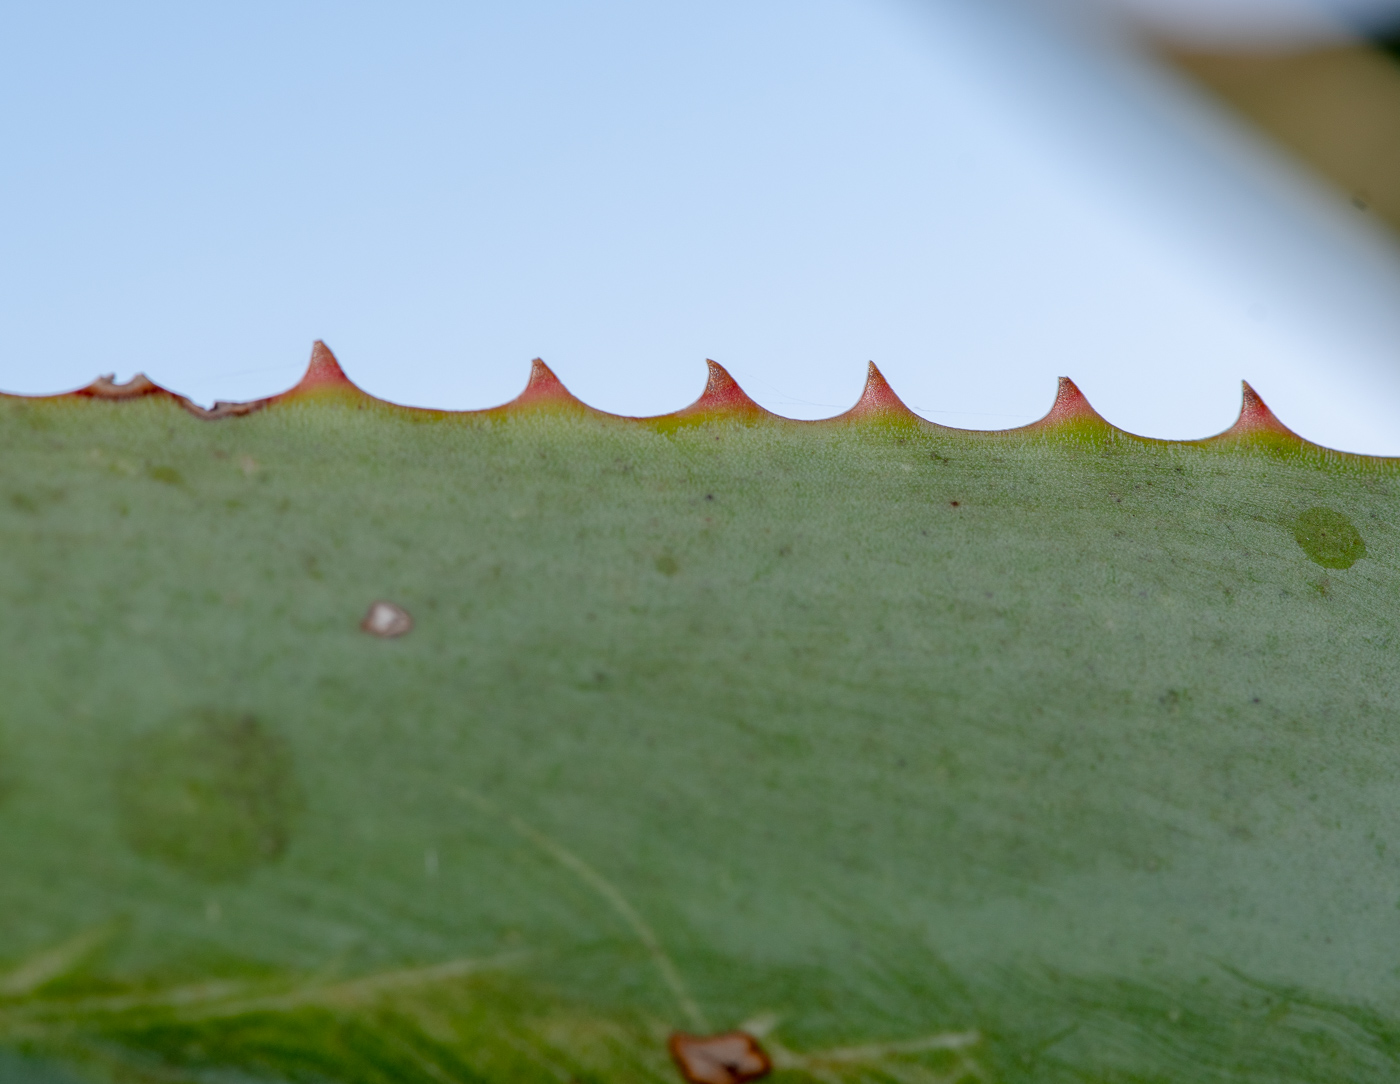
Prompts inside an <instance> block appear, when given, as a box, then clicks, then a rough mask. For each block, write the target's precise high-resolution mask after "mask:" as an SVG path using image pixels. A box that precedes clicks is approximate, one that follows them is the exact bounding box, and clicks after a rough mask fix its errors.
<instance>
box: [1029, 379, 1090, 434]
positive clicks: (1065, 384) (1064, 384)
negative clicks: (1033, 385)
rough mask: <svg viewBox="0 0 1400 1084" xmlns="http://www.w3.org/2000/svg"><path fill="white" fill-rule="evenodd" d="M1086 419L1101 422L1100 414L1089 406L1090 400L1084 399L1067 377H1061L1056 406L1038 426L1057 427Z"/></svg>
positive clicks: (1075, 385) (1076, 386) (1077, 387)
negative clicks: (1062, 423) (1057, 425)
mask: <svg viewBox="0 0 1400 1084" xmlns="http://www.w3.org/2000/svg"><path fill="white" fill-rule="evenodd" d="M1084 418H1094V419H1097V420H1099V421H1102V420H1103V419H1102V418H1100V417H1099V412H1098V411H1097V410H1095V409H1094V408H1093V407H1092V406H1090V405H1089V400H1088V399H1086V398H1084V393H1083V392H1082V391H1080V390H1079V386H1078V385H1077V384H1075V382H1074V381H1073V380H1071V379H1070V378H1069V377H1067V376H1062V377H1060V386H1059V388H1058V389H1057V390H1056V392H1055V404H1054V406H1052V407H1051V408H1050V413H1049V414H1047V415H1045V417H1043V418H1041V419H1040V421H1039V422H1037V423H1036V424H1037V425H1055V424H1057V423H1060V422H1069V421H1078V420H1080V419H1084Z"/></svg>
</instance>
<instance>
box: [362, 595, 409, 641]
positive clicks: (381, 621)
mask: <svg viewBox="0 0 1400 1084" xmlns="http://www.w3.org/2000/svg"><path fill="white" fill-rule="evenodd" d="M360 628H362V629H364V630H365V632H367V633H369V634H370V635H371V636H379V637H381V638H383V639H385V640H391V639H393V638H394V637H395V636H402V635H403V634H404V633H406V632H412V631H413V615H411V614H410V613H409V612H408V611H407V610H405V609H404V608H403V607H402V606H396V605H394V603H392V602H384V601H383V600H380V601H379V602H376V603H373V604H372V605H371V606H370V608H369V612H368V613H367V614H365V619H364V620H363V621H361V622H360Z"/></svg>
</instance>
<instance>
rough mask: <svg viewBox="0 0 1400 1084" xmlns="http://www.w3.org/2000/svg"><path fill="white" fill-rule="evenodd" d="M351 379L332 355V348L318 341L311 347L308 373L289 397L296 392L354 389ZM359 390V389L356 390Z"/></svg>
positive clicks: (290, 392) (298, 382)
mask: <svg viewBox="0 0 1400 1084" xmlns="http://www.w3.org/2000/svg"><path fill="white" fill-rule="evenodd" d="M354 387H355V385H354V384H352V383H351V382H350V378H349V377H348V376H346V375H345V370H344V369H342V368H341V367H340V362H338V361H336V360H335V355H334V354H332V353H331V348H330V347H329V346H327V345H326V344H325V343H323V342H322V341H321V340H320V339H317V340H316V342H315V343H313V344H312V347H311V362H310V364H308V365H307V367H306V372H305V373H304V374H303V375H302V378H301V379H300V380H299V381H297V385H296V387H294V388H292V389H291V391H289V392H287V394H288V395H290V394H293V393H295V392H303V391H314V390H316V389H318V388H354ZM356 390H358V389H356Z"/></svg>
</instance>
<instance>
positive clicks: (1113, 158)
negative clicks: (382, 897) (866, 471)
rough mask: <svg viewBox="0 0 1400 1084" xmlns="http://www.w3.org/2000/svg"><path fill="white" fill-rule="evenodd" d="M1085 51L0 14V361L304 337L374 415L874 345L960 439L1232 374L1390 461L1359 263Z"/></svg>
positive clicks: (517, 18) (1239, 152) (694, 25)
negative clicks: (1065, 387)
mask: <svg viewBox="0 0 1400 1084" xmlns="http://www.w3.org/2000/svg"><path fill="white" fill-rule="evenodd" d="M1119 45H1120V43H1117V42H1116V41H1115V40H1112V39H1110V38H1109V37H1107V36H1105V35H1101V34H1097V33H1096V32H1095V31H1093V30H1092V29H1088V28H1086V27H1084V26H1082V25H1078V24H1076V25H1075V26H1073V27H1071V26H1070V25H1069V24H1064V23H1059V22H1056V21H1054V20H1053V19H1052V18H1050V17H1049V16H1046V15H1042V14H1040V13H1039V12H1038V10H1037V9H1034V8H1031V7H1022V6H1019V5H1017V4H1016V3H1015V2H1014V0H923V2H916V0H801V2H797V0H743V2H730V0H706V2H704V3H698V2H696V3H690V2H687V0H674V2H667V3H639V2H627V0H594V2H589V3H563V2H552V0H516V2H513V3H511V4H499V3H490V4H485V3H483V4H471V3H452V4H448V3H440V4H434V3H414V2H399V3H395V4H392V5H390V4H387V3H377V4H370V3H360V4H355V3H335V4H330V3H324V4H321V3H305V2H300V0H282V2H279V3H275V4H274V3H258V2H244V3H240V4H237V5H233V4H224V5H219V4H202V5H189V4H175V3H170V4H154V3H141V2H132V3H124V4H122V5H107V4H102V5H99V4H95V3H91V4H90V3H63V2H54V3H49V4H44V5H18V4H15V5H6V6H5V7H4V8H3V9H0V102H3V105H0V147H3V153H0V388H3V389H5V390H7V391H11V392H21V393H27V394H37V393H50V392H57V391H62V390H66V389H69V388H72V387H76V386H79V385H82V384H85V383H87V382H88V381H89V380H90V379H91V378H92V377H93V376H94V375H96V374H98V373H107V372H115V373H116V374H117V375H118V376H119V377H121V378H125V377H128V376H130V375H131V374H132V373H134V372H136V371H144V372H146V373H147V374H149V375H150V376H151V377H152V378H153V379H155V380H157V381H158V382H160V383H162V384H165V385H166V386H168V387H170V388H172V389H174V390H177V391H180V392H183V393H185V394H188V395H190V396H192V397H193V398H195V399H196V400H198V401H200V402H204V403H209V402H212V401H213V400H214V399H220V398H221V399H246V398H252V397H256V396H260V395H266V394H271V393H273V392H275V391H279V390H281V389H283V388H285V387H287V386H289V385H290V384H291V383H293V382H294V381H295V380H296V379H297V377H298V375H299V374H300V372H301V370H302V368H303V367H304V365H305V361H306V357H307V355H308V353H309V350H310V345H311V342H312V340H313V339H316V338H324V339H325V340H326V341H327V342H328V343H329V344H330V346H331V347H332V348H333V349H334V350H335V351H336V353H337V355H338V356H339V358H340V360H341V362H342V364H343V365H344V366H345V368H346V370H347V371H348V372H349V374H350V375H351V377H352V378H353V379H354V380H355V381H356V382H357V383H359V384H360V385H361V386H362V387H364V388H365V389H366V390H368V391H370V392H372V393H374V394H376V395H379V396H382V397H384V398H387V399H391V400H395V401H398V402H404V403H411V404H417V405H427V406H438V407H448V408H457V409H465V408H477V407H486V406H492V405H495V404H497V403H500V402H503V401H505V400H507V399H509V398H511V397H512V396H513V395H515V394H516V393H517V392H518V391H519V390H520V388H521V387H522V385H523V383H524V380H525V376H526V373H527V371H528V363H529V360H530V358H532V357H534V356H536V355H540V356H543V357H544V358H545V360H546V361H548V362H549V364H550V365H551V366H552V367H553V368H554V369H555V371H556V372H558V373H559V375H560V376H561V378H562V379H563V380H564V382H565V383H566V384H567V385H568V386H569V387H570V389H571V390H573V391H574V392H575V394H577V395H578V396H579V397H580V398H582V399H583V400H585V401H586V402H588V403H590V404H592V405H594V406H597V407H599V408H601V409H604V410H610V411H615V412H619V413H626V414H652V413H662V412H665V411H668V410H673V409H676V408H679V407H681V406H683V405H685V404H686V403H688V402H690V401H691V400H693V399H694V398H695V397H696V396H697V395H698V394H699V392H700V390H701V387H702V386H703V384H704V378H705V366H704V359H705V358H706V357H713V358H715V359H716V360H718V361H720V362H721V363H723V364H724V365H725V366H726V367H728V368H729V369H730V371H731V372H732V373H733V374H734V375H735V377H736V378H737V379H738V380H739V381H740V383H741V384H742V385H743V386H744V388H745V389H746V390H747V391H748V392H749V393H750V394H751V395H752V396H753V397H754V398H755V399H757V400H758V401H759V402H760V403H762V404H763V405H765V406H767V407H768V408H770V409H772V410H775V411H777V412H779V413H782V414H786V415H789V416H792V417H823V416H828V415H831V414H835V413H838V412H840V411H841V410H844V409H845V408H847V407H848V406H849V405H850V404H851V403H852V402H854V401H855V399H856V398H857V397H858V395H859V393H860V388H861V385H862V383H863V380H864V369H865V362H866V360H867V359H873V360H874V361H876V363H877V364H879V365H880V367H881V368H882V370H883V371H884V372H885V374H886V376H887V377H888V378H889V379H890V381H891V383H892V384H893V385H894V387H895V390H896V391H897V392H899V394H900V395H901V396H903V398H904V399H905V400H906V401H907V402H908V403H909V404H910V405H911V406H913V407H914V408H915V409H917V410H918V411H919V412H920V413H922V414H924V415H925V416H926V417H929V418H931V419H933V420H935V421H938V422H942V423H944V424H948V425H957V426H964V427H969V428H1001V427H1007V426H1012V425H1018V424H1023V423H1025V422H1027V421H1031V420H1033V419H1034V418H1036V417H1038V416H1040V415H1041V414H1043V413H1044V412H1045V410H1046V409H1047V408H1048V407H1049V404H1050V402H1051V400H1052V399H1053V395H1054V388H1055V378H1056V377H1057V376H1059V375H1062V374H1063V375H1069V376H1072V377H1073V378H1074V379H1075V380H1076V381H1077V382H1078V383H1079V384H1080V386H1081V387H1082V388H1083V389H1084V391H1085V392H1086V394H1087V395H1088V396H1089V398H1090V400H1091V401H1092V402H1093V403H1094V405H1095V406H1096V407H1097V408H1098V409H1099V410H1100V412H1101V413H1102V414H1104V415H1105V416H1106V417H1107V418H1109V419H1110V420H1111V421H1113V422H1115V423H1116V424H1118V425H1121V426H1123V427H1124V428H1127V429H1129V430H1132V431H1135V432H1139V433H1143V434H1146V435H1149V436H1160V437H1200V436H1206V435H1208V434H1210V433H1213V432H1217V431H1219V430H1221V429H1224V428H1226V427H1227V426H1228V425H1229V424H1230V423H1231V421H1232V420H1233V419H1234V417H1235V414H1236V413H1237V411H1238V407H1239V381H1240V379H1242V378H1246V379H1248V380H1249V381H1250V382H1251V383H1252V384H1254V385H1255V387H1256V388H1258V390H1259V391H1260V392H1261V393H1262V394H1263V395H1264V397H1265V399H1266V400H1267V401H1268V402H1269V403H1270V404H1271V405H1272V406H1273V407H1274V409H1275V411H1276V412H1277V413H1278V414H1279V415H1280V417H1282V418H1283V420H1284V421H1285V422H1286V423H1288V424H1289V425H1291V426H1292V427H1293V428H1295V429H1296V430H1298V431H1299V432H1301V433H1303V434H1304V435H1305V436H1308V437H1309V438H1311V439H1314V440H1317V441H1319V442H1320V443H1325V444H1329V445H1331V446H1334V447H1341V448H1346V449H1349V450H1355V451H1366V452H1374V453H1385V454H1400V303H1397V302H1400V248H1397V245H1396V242H1395V241H1394V240H1393V239H1392V238H1391V237H1390V236H1389V235H1387V234H1385V233H1383V232H1381V231H1380V230H1379V229H1378V228H1377V227H1375V226H1374V225H1373V224H1372V223H1371V222H1370V221H1369V220H1368V219H1367V217H1366V215H1365V214H1364V213H1363V212H1360V211H1357V210H1355V209H1353V208H1351V207H1350V206H1349V205H1347V204H1346V203H1344V202H1343V201H1341V200H1339V199H1336V198H1335V197H1333V196H1332V195H1331V194H1330V193H1327V192H1326V191H1324V190H1323V189H1322V188H1320V187H1318V186H1316V185H1314V183H1313V182H1312V181H1310V180H1309V179H1308V178H1307V177H1305V176H1303V175H1302V174H1299V173H1295V172H1291V171H1290V170H1289V169H1288V168H1287V167H1286V166H1285V165H1284V163H1283V160H1282V159H1281V158H1280V157H1278V156H1277V155H1276V154H1275V152H1273V151H1272V150H1271V149H1269V148H1268V147H1266V146H1265V145H1264V144H1263V143H1261V142H1259V141H1258V140H1257V139H1256V138H1255V137H1253V136H1252V135H1251V134H1249V133H1248V132H1247V131H1246V130H1245V129H1244V128H1242V127H1241V126H1239V125H1238V124H1237V123H1236V122H1234V121H1233V120H1231V119H1229V118H1225V117H1222V116H1221V115H1219V114H1217V113H1216V112H1215V111H1214V110H1213V108H1212V107H1211V106H1210V104H1209V103H1208V102H1207V101H1206V99H1204V98H1203V97H1202V96H1200V95H1199V94H1198V93H1197V92H1195V91H1194V90H1193V89H1191V88H1189V87H1187V86H1185V85H1184V84H1181V83H1178V82H1176V81H1175V80H1174V79H1173V78H1172V77H1171V76H1169V75H1167V74H1166V73H1164V72H1161V71H1158V70H1155V69H1153V68H1151V67H1150V66H1146V65H1144V64H1140V63H1135V62H1133V61H1132V59H1131V58H1130V55H1129V53H1128V52H1127V51H1126V50H1124V49H1122V48H1120V47H1119Z"/></svg>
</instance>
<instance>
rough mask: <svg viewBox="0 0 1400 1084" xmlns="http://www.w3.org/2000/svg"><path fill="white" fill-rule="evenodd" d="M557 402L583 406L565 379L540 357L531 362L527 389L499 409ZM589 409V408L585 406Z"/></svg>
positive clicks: (565, 404)
mask: <svg viewBox="0 0 1400 1084" xmlns="http://www.w3.org/2000/svg"><path fill="white" fill-rule="evenodd" d="M548 404H557V405H564V406H576V407H583V403H581V402H579V400H578V399H576V398H575V397H574V395H573V393H572V392H570V391H569V389H568V388H566V387H564V383H563V381H561V380H560V379H559V378H558V377H557V376H555V375H554V370H553V369H551V368H550V367H549V366H548V365H546V364H545V363H544V362H543V361H542V360H541V359H540V358H535V359H534V360H533V361H532V362H530V379H529V380H527V381H526V382H525V390H524V391H522V392H521V393H520V394H519V395H517V396H516V397H515V398H514V399H512V400H511V401H510V402H509V403H507V404H506V405H505V406H503V407H497V408H494V409H498V410H509V409H514V408H516V407H523V406H545V405H548ZM585 409H587V408H585Z"/></svg>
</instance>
